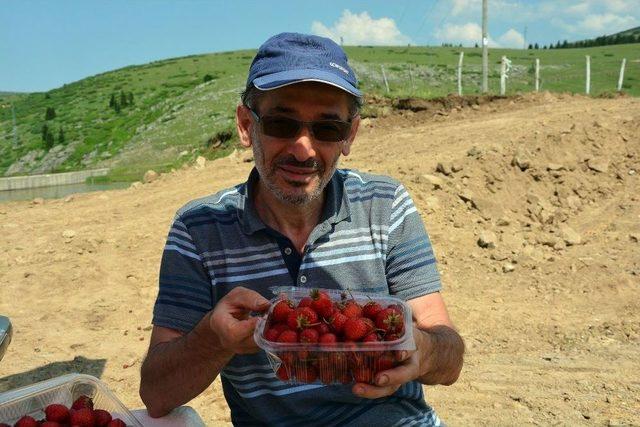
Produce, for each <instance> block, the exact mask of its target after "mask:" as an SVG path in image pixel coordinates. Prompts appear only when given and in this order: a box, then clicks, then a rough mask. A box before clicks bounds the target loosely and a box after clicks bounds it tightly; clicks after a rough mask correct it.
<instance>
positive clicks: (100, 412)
mask: <svg viewBox="0 0 640 427" xmlns="http://www.w3.org/2000/svg"><path fill="white" fill-rule="evenodd" d="M93 415H95V417H96V426H98V427H105V426H106V425H107V424H109V423H110V422H111V420H112V417H111V414H110V413H109V412H108V411H105V410H104V409H96V410H95V411H93Z"/></svg>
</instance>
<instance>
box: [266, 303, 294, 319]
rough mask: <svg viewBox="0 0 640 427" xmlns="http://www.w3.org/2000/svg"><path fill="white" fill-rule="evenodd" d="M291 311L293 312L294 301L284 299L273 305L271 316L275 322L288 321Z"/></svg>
mask: <svg viewBox="0 0 640 427" xmlns="http://www.w3.org/2000/svg"><path fill="white" fill-rule="evenodd" d="M290 313H293V301H291V300H290V299H282V300H280V301H278V302H277V303H276V305H275V306H274V307H273V311H272V312H271V316H272V318H273V321H274V322H286V321H287V317H288V316H289V314H290Z"/></svg>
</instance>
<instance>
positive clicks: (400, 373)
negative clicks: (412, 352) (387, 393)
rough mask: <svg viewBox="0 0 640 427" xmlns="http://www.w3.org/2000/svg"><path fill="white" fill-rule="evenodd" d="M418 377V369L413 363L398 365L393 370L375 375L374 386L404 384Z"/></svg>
mask: <svg viewBox="0 0 640 427" xmlns="http://www.w3.org/2000/svg"><path fill="white" fill-rule="evenodd" d="M417 376H418V368H417V366H416V365H415V364H413V363H407V364H404V365H399V366H397V367H395V368H393V369H387V370H386V371H382V372H379V373H378V374H377V375H376V384H378V385H380V386H386V385H392V384H404V383H406V382H409V381H411V380H412V379H414V378H416V377H417Z"/></svg>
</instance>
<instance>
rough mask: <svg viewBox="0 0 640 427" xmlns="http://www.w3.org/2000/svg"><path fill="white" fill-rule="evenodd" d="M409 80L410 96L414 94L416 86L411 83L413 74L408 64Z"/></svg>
mask: <svg viewBox="0 0 640 427" xmlns="http://www.w3.org/2000/svg"><path fill="white" fill-rule="evenodd" d="M409 80H411V94H415V92H416V85H415V84H414V83H413V72H411V64H409Z"/></svg>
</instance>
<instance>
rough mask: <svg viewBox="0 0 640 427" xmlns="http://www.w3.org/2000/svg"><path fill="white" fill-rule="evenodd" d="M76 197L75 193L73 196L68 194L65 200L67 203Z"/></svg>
mask: <svg viewBox="0 0 640 427" xmlns="http://www.w3.org/2000/svg"><path fill="white" fill-rule="evenodd" d="M74 198H75V197H73V195H71V196H67V197H65V198H64V202H65V203H69V202H72V201H73V199H74Z"/></svg>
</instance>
